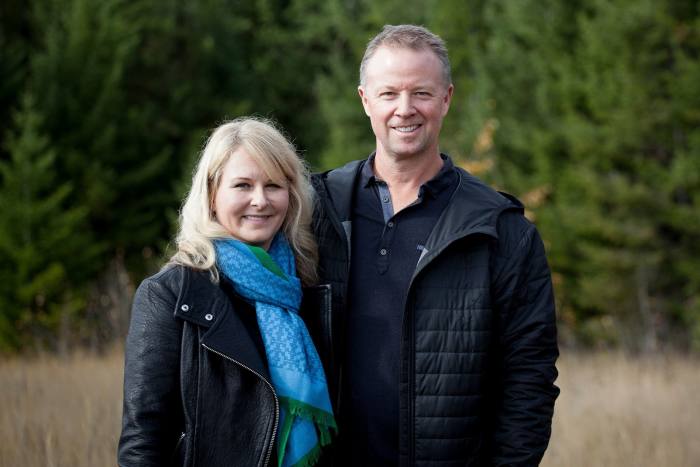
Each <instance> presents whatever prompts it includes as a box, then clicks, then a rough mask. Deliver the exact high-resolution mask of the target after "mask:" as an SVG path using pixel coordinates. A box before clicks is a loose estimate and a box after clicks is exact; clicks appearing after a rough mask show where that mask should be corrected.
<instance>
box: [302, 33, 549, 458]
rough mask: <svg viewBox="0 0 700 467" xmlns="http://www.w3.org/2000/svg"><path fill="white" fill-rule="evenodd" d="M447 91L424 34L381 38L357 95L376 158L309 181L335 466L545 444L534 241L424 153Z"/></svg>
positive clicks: (543, 290)
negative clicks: (325, 289) (325, 311)
mask: <svg viewBox="0 0 700 467" xmlns="http://www.w3.org/2000/svg"><path fill="white" fill-rule="evenodd" d="M453 89H454V88H453V85H452V83H451V78H450V64H449V60H448V56H447V50H446V48H445V44H444V42H443V41H442V40H441V39H440V38H439V37H437V36H436V35H434V34H433V33H431V32H430V31H428V30H426V29H425V28H422V27H418V26H411V25H402V26H385V27H384V29H383V30H382V32H381V33H380V34H379V35H377V36H376V37H375V38H374V39H372V41H370V43H369V45H368V46H367V50H366V52H365V56H364V58H363V59H362V64H361V66H360V86H359V88H358V91H359V94H360V98H361V100H362V105H363V107H364V110H365V113H366V114H367V116H368V117H369V119H370V123H371V125H372V130H373V132H374V135H375V137H376V151H375V152H374V153H373V154H372V155H371V156H370V157H369V158H368V159H367V160H365V161H355V162H351V163H350V164H348V165H346V166H344V167H341V168H339V169H336V170H332V171H330V172H327V173H324V174H321V175H317V176H315V178H314V185H315V188H316V190H317V193H318V197H319V203H318V208H317V210H316V213H315V221H314V228H315V232H316V235H317V238H318V242H319V249H320V266H319V268H320V273H321V277H322V282H326V283H330V284H331V289H332V295H333V311H332V314H330V315H328V316H324V317H322V318H323V319H322V320H320V322H322V323H324V324H325V325H320V324H319V326H320V328H315V329H317V331H318V334H320V335H318V334H317V342H318V344H319V346H320V349H319V350H320V351H321V354H322V356H323V358H324V364H325V365H326V370H327V372H328V375H329V382H330V384H331V388H332V390H333V392H334V393H335V394H336V401H335V404H336V407H335V409H336V414H337V417H338V418H339V421H340V426H339V429H340V440H339V443H338V444H339V445H338V447H337V449H336V452H335V455H334V459H335V464H336V465H402V466H413V465H423V466H425V465H435V466H457V465H459V466H464V465H479V466H481V465H537V464H538V463H539V461H540V460H541V458H542V455H543V453H544V450H545V448H546V447H547V443H548V440H549V436H550V431H551V418H552V413H553V407H554V400H555V399H556V397H557V394H558V392H559V391H558V389H557V388H556V386H554V384H553V383H554V380H555V379H556V376H557V371H556V368H555V365H554V364H555V361H556V358H557V356H558V350H557V343H556V328H555V316H554V303H553V298H552V286H551V280H550V273H549V269H548V266H547V263H546V259H545V256H544V249H543V245H542V241H541V240H540V237H539V235H538V234H537V231H536V230H535V228H534V226H533V225H532V224H530V222H528V221H527V220H526V219H525V217H524V216H523V207H522V205H521V204H520V203H519V202H518V201H517V200H516V199H514V198H512V197H510V196H508V195H503V194H499V193H497V192H495V191H493V190H492V189H490V188H489V187H487V186H486V185H484V184H483V183H481V182H480V181H479V180H477V179H476V178H474V177H472V176H471V175H469V174H467V173H466V172H465V171H464V170H462V169H459V168H457V167H455V166H454V165H453V162H452V161H451V160H450V158H449V157H448V156H447V155H444V154H441V153H440V150H439V135H440V128H441V125H442V120H443V118H444V117H445V115H446V114H447V111H448V110H449V107H450V101H451V99H452V93H453Z"/></svg>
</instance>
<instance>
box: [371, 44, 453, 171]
mask: <svg viewBox="0 0 700 467" xmlns="http://www.w3.org/2000/svg"><path fill="white" fill-rule="evenodd" d="M452 90H453V86H452V84H448V83H445V80H444V78H443V74H442V64H441V62H440V59H438V58H437V56H436V55H435V54H434V53H433V52H432V51H431V50H429V49H421V50H413V49H408V48H393V47H380V48H378V49H377V51H376V52H375V53H374V55H373V56H372V58H371V59H370V60H369V62H368V63H367V66H366V69H365V82H364V84H363V85H361V86H360V87H359V88H358V92H359V93H360V98H361V99H362V105H363V106H364V108H365V113H366V114H367V116H368V117H369V118H370V121H371V123H372V130H373V131H374V134H375V136H376V138H377V156H379V157H384V156H388V157H391V158H393V159H406V158H410V157H420V156H428V157H431V156H433V155H437V154H438V151H439V149H438V138H439V135H440V128H441V126H442V119H443V118H444V117H445V115H446V114H447V111H448V110H449V108H450V101H451V99H452Z"/></svg>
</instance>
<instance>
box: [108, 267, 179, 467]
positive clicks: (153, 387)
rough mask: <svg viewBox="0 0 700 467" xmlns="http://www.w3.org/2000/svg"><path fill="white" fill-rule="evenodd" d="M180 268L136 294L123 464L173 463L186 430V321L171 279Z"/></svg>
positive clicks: (121, 446) (145, 284) (148, 281)
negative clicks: (182, 369) (182, 382)
mask: <svg viewBox="0 0 700 467" xmlns="http://www.w3.org/2000/svg"><path fill="white" fill-rule="evenodd" d="M175 273H176V270H175V269H172V270H170V271H165V272H161V273H160V274H158V275H156V276H155V279H154V278H150V279H146V280H145V281H144V282H143V283H142V284H141V285H140V286H139V288H138V290H137V291H136V295H135V297H134V303H133V306H132V312H131V323H130V326H129V334H128V336H127V339H126V352H125V353H126V355H125V365H124V408H123V416H122V432H121V437H120V439H119V449H118V461H119V465H120V466H121V467H127V466H137V465H138V466H140V467H144V466H163V465H169V463H170V461H171V458H172V453H173V450H174V448H175V446H176V444H177V442H178V438H179V436H180V428H181V427H180V423H179V422H178V416H179V414H180V413H181V412H182V409H181V404H180V403H179V399H180V396H179V394H180V390H179V365H180V341H181V335H182V325H181V324H180V323H179V322H178V321H177V320H176V319H175V318H174V316H173V310H174V307H175V304H176V300H177V297H176V296H175V293H174V292H173V291H172V288H171V287H168V286H167V285H166V284H167V282H168V281H167V280H166V279H167V278H168V276H170V277H169V279H172V275H173V274H175Z"/></svg>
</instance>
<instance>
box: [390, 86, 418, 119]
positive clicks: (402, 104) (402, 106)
mask: <svg viewBox="0 0 700 467" xmlns="http://www.w3.org/2000/svg"><path fill="white" fill-rule="evenodd" d="M415 112H416V109H414V108H413V101H412V100H411V94H410V93H407V92H404V93H401V94H400V95H399V99H398V102H397V105H396V112H395V114H396V115H397V116H398V117H403V118H406V117H410V116H411V115H413V114H414V113H415Z"/></svg>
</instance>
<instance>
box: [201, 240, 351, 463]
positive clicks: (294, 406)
mask: <svg viewBox="0 0 700 467" xmlns="http://www.w3.org/2000/svg"><path fill="white" fill-rule="evenodd" d="M214 248H215V249H216V258H217V259H216V262H217V266H218V268H219V271H220V272H221V273H222V274H223V275H224V276H225V277H226V278H227V279H228V280H230V281H231V282H232V283H233V287H234V290H235V291H236V292H237V293H238V294H240V295H241V296H243V297H244V298H246V299H248V300H250V301H252V302H255V313H256V315H257V320H258V326H259V327H260V334H262V338H263V344H264V345H265V353H266V355H267V363H268V367H269V369H270V377H271V379H272V385H273V386H274V388H275V391H276V392H277V396H278V398H279V401H280V420H279V426H280V429H279V436H278V438H277V440H278V444H277V452H278V460H279V465H280V466H285V467H287V466H311V465H314V464H315V463H316V462H317V460H318V458H319V455H320V450H321V446H324V445H326V444H328V443H329V442H330V428H333V429H337V427H336V424H335V418H334V417H333V410H332V408H331V404H330V398H329V396H328V385H327V384H326V377H325V375H324V372H323V366H322V365H321V360H320V359H319V357H318V353H317V352H316V348H315V347H314V344H313V342H312V341H311V337H310V336H309V331H308V330H307V329H306V325H305V324H304V322H303V321H302V319H301V318H300V317H299V314H298V311H299V305H300V303H301V283H300V281H299V279H298V278H297V276H296V271H295V267H294V256H293V254H292V250H291V248H290V247H289V243H288V242H287V239H286V238H285V237H284V235H283V234H281V233H278V234H277V236H276V237H275V238H274V240H273V242H272V245H271V246H270V251H269V252H266V251H265V250H263V249H262V248H259V247H255V246H252V245H247V244H245V243H243V242H240V241H238V240H234V239H226V240H215V241H214Z"/></svg>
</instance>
